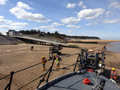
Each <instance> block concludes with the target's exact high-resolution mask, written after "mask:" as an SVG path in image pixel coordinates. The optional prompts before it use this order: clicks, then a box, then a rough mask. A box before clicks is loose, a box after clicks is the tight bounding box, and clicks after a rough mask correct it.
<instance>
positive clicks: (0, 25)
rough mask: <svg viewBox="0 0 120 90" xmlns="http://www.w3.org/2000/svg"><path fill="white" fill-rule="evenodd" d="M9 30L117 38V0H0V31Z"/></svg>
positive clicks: (119, 30) (119, 16) (119, 2)
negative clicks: (32, 30) (34, 30)
mask: <svg viewBox="0 0 120 90" xmlns="http://www.w3.org/2000/svg"><path fill="white" fill-rule="evenodd" d="M9 29H14V30H17V31H18V30H31V29H36V30H38V29H39V30H41V31H44V30H46V32H48V31H49V32H55V31H58V32H59V33H62V34H67V35H77V36H98V37H100V38H101V39H120V0H82V1H81V0H0V32H2V33H4V34H5V32H6V31H8V30H9Z"/></svg>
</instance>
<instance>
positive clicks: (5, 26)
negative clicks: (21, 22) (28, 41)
mask: <svg viewBox="0 0 120 90" xmlns="http://www.w3.org/2000/svg"><path fill="white" fill-rule="evenodd" d="M0 28H7V29H20V28H23V27H20V26H9V25H0Z"/></svg>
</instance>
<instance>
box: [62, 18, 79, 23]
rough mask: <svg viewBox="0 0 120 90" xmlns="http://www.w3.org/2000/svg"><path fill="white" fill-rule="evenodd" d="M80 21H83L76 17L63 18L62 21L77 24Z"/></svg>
mask: <svg viewBox="0 0 120 90" xmlns="http://www.w3.org/2000/svg"><path fill="white" fill-rule="evenodd" d="M78 21H81V19H76V18H75V17H69V18H63V19H61V22H62V23H65V24H76V23H78Z"/></svg>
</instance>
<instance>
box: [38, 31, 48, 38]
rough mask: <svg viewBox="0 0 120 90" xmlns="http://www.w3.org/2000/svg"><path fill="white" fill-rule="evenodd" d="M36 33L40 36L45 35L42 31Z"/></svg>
mask: <svg viewBox="0 0 120 90" xmlns="http://www.w3.org/2000/svg"><path fill="white" fill-rule="evenodd" d="M38 35H39V37H40V36H46V35H45V33H44V32H40V33H39V34H38Z"/></svg>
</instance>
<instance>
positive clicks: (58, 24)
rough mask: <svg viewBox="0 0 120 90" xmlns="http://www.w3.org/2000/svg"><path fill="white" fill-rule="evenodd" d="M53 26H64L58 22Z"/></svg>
mask: <svg viewBox="0 0 120 90" xmlns="http://www.w3.org/2000/svg"><path fill="white" fill-rule="evenodd" d="M53 25H55V26H61V25H64V24H61V23H58V22H54V23H53Z"/></svg>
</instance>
